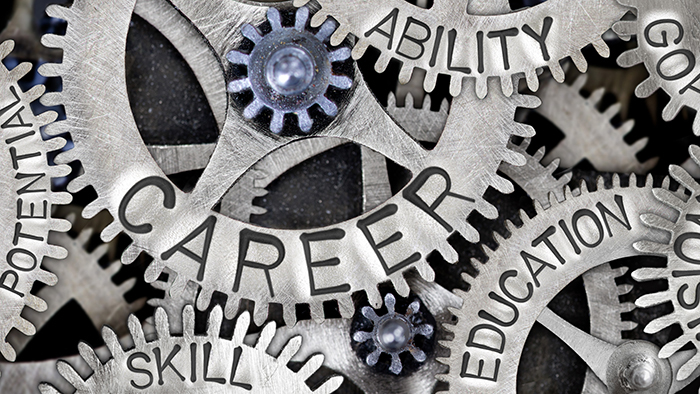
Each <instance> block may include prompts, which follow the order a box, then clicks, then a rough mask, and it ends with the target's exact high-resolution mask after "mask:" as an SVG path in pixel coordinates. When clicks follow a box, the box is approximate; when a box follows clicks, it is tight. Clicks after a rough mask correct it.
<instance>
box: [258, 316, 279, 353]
mask: <svg viewBox="0 0 700 394" xmlns="http://www.w3.org/2000/svg"><path fill="white" fill-rule="evenodd" d="M276 328H277V325H276V324H275V322H274V321H271V322H269V323H267V324H265V327H263V329H262V331H261V332H260V337H258V343H257V344H256V345H255V348H256V349H260V350H265V349H267V348H268V347H269V346H270V343H271V342H272V338H273V337H274V336H275V330H276Z"/></svg>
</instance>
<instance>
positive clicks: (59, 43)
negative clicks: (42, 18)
mask: <svg viewBox="0 0 700 394" xmlns="http://www.w3.org/2000/svg"><path fill="white" fill-rule="evenodd" d="M41 43H42V44H43V45H44V46H45V47H47V48H57V49H61V48H65V47H66V37H65V36H59V35H57V34H44V35H43V36H42V37H41Z"/></svg>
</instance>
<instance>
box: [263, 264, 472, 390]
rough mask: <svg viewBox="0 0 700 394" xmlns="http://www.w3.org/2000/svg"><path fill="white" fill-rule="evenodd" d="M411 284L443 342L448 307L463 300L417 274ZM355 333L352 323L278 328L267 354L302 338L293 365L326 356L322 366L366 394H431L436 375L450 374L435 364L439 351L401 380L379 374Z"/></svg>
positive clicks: (307, 323) (330, 321) (341, 321)
mask: <svg viewBox="0 0 700 394" xmlns="http://www.w3.org/2000/svg"><path fill="white" fill-rule="evenodd" d="M408 281H409V285H410V287H411V290H413V291H414V292H415V294H416V296H417V297H418V299H419V300H420V302H422V304H423V305H424V306H425V307H426V309H427V310H428V311H429V312H430V313H431V314H432V316H433V317H434V318H435V322H436V325H437V326H436V327H435V330H437V331H436V332H435V333H434V334H433V335H434V336H435V337H437V338H438V339H443V338H444V337H443V336H444V334H445V333H444V332H443V331H441V330H442V329H441V323H444V322H448V321H450V319H451V318H452V313H450V311H449V310H448V307H450V308H458V307H459V306H460V305H461V302H462V300H461V299H460V298H459V297H457V296H455V295H454V294H452V292H450V291H448V290H446V289H444V288H443V287H441V286H440V285H438V284H435V283H430V282H426V281H424V280H422V279H420V278H419V276H418V275H417V274H413V275H409V276H408ZM389 294H390V293H389ZM352 332H353V320H351V319H326V320H324V321H323V322H321V323H316V322H313V321H299V322H298V323H297V324H296V325H294V326H292V327H290V326H286V327H281V328H279V329H278V330H277V333H276V334H275V338H274V339H273V340H272V343H271V344H270V347H269V348H268V350H269V351H270V353H271V354H273V355H275V354H278V353H279V352H280V351H281V349H282V348H283V347H284V345H285V344H286V343H287V342H288V341H289V340H290V338H292V337H294V336H296V335H301V336H302V337H303V338H304V341H303V342H302V345H301V348H300V349H299V352H298V353H297V354H296V355H295V356H294V357H293V358H292V361H299V362H301V361H304V360H306V359H307V358H308V357H310V356H311V355H313V354H317V353H321V354H323V355H325V356H326V358H325V359H324V362H323V363H324V365H325V366H326V367H328V368H330V369H332V370H334V371H337V372H338V373H341V374H343V375H344V376H346V377H347V378H348V379H349V380H350V381H352V382H353V383H354V384H355V385H357V386H358V387H359V388H360V389H361V390H362V392H364V393H367V394H380V393H387V392H392V393H404V394H419V393H426V392H432V391H433V390H434V388H435V384H436V382H437V381H436V379H435V375H436V374H438V373H445V372H447V367H445V366H444V365H442V364H440V363H438V362H437V361H436V360H435V356H436V355H437V354H438V352H439V350H440V349H435V351H434V352H433V353H431V354H429V355H428V358H427V360H426V361H425V362H424V363H422V365H421V366H420V368H419V369H418V370H416V371H412V372H410V373H405V374H401V376H396V375H395V374H393V373H381V372H378V371H377V370H375V369H373V368H371V367H370V366H369V365H367V364H366V362H365V360H363V359H362V358H361V357H360V356H359V354H358V353H357V352H356V350H355V349H354V348H353V346H352Z"/></svg>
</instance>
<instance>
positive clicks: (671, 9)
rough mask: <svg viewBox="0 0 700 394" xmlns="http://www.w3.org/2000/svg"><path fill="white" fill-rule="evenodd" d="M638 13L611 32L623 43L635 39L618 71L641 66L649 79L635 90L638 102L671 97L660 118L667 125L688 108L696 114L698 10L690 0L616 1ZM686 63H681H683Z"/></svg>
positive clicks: (699, 129)
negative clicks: (658, 95)
mask: <svg viewBox="0 0 700 394" xmlns="http://www.w3.org/2000/svg"><path fill="white" fill-rule="evenodd" d="M618 1H619V3H620V4H622V5H623V6H627V7H629V8H630V9H633V10H634V11H636V15H637V20H636V21H620V22H618V23H616V24H615V25H614V26H613V30H614V31H615V33H617V34H618V35H619V36H620V37H621V38H623V39H628V38H629V37H630V36H632V35H636V36H637V43H638V45H639V46H638V47H637V48H635V49H632V50H629V51H627V52H625V53H623V54H622V55H620V57H619V58H618V59H617V63H618V64H619V65H620V66H622V67H632V66H634V65H637V64H640V63H644V66H645V67H646V69H647V71H648V72H649V78H648V79H646V80H645V81H644V82H642V83H640V84H639V86H637V89H636V91H635V93H636V95H637V97H640V98H646V97H649V96H651V94H652V93H654V92H655V91H656V90H657V89H662V90H663V91H664V92H665V93H666V94H668V95H669V96H670V98H671V100H670V101H669V103H668V105H666V108H664V110H663V113H662V115H663V119H664V120H665V121H667V122H668V121H671V120H673V118H675V117H676V115H678V113H679V112H680V110H681V109H682V108H683V107H684V106H686V107H689V108H692V109H694V110H695V111H698V110H700V95H699V94H700V84H699V83H698V80H700V66H698V65H697V62H696V58H697V56H698V54H699V52H698V50H700V26H698V23H697V21H698V19H699V18H700V6H699V5H698V3H697V2H696V1H694V0H670V1H664V2H658V1H654V0H618ZM681 59H684V60H681ZM693 132H694V133H695V134H696V135H700V118H698V117H697V116H696V117H695V122H694V123H693Z"/></svg>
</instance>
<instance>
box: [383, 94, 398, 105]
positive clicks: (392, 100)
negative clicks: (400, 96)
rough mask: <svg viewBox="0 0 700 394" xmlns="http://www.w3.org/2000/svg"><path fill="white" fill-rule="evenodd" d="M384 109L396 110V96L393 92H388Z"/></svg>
mask: <svg viewBox="0 0 700 394" xmlns="http://www.w3.org/2000/svg"><path fill="white" fill-rule="evenodd" d="M386 107H387V108H388V109H395V108H398V106H397V105H396V95H395V94H394V92H389V94H388V95H387V97H386Z"/></svg>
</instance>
